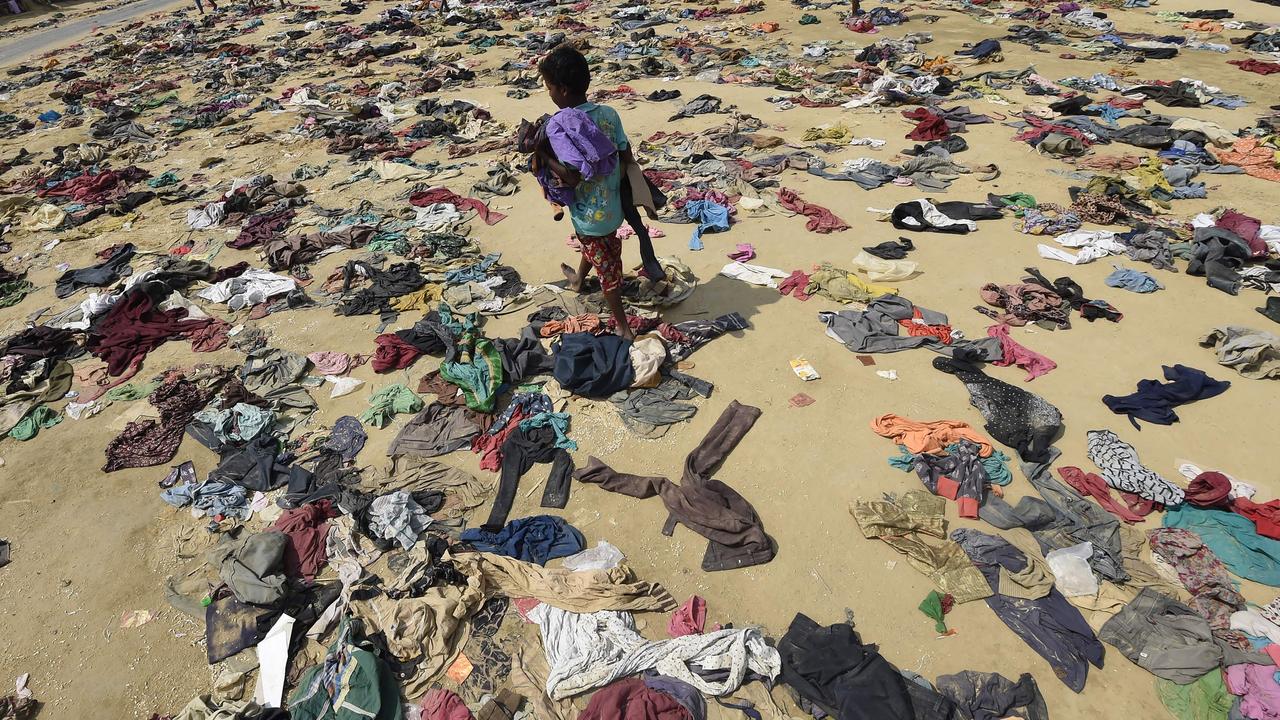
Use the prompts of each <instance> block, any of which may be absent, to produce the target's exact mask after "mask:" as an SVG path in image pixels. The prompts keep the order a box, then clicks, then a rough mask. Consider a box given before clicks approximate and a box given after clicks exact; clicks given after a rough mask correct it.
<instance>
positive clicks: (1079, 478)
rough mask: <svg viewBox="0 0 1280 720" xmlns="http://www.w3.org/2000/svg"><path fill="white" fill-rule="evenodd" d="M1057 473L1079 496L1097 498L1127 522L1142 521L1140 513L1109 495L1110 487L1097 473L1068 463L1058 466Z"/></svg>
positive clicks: (1104, 506) (1103, 505)
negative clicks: (1088, 471)
mask: <svg viewBox="0 0 1280 720" xmlns="http://www.w3.org/2000/svg"><path fill="white" fill-rule="evenodd" d="M1058 474H1059V475H1061V476H1062V479H1063V480H1065V481H1066V482H1067V484H1068V485H1070V486H1071V487H1073V488H1075V490H1076V492H1078V493H1080V496H1081V497H1091V498H1093V499H1094V500H1097V501H1098V504H1099V505H1101V506H1102V509H1103V510H1106V511H1107V512H1109V513H1111V514H1112V515H1115V516H1116V517H1118V518H1120V519H1121V520H1123V521H1125V522H1127V523H1136V522H1142V518H1143V516H1142V515H1139V514H1137V513H1135V512H1133V511H1132V510H1130V509H1129V508H1127V507H1125V505H1124V503H1121V502H1118V501H1116V499H1115V498H1113V497H1111V488H1109V487H1108V486H1107V483H1106V481H1104V480H1103V479H1102V478H1100V477H1098V476H1097V475H1094V474H1093V473H1087V472H1085V471H1083V470H1081V469H1080V468H1078V467H1071V466H1070V465H1068V466H1065V467H1060V468H1058Z"/></svg>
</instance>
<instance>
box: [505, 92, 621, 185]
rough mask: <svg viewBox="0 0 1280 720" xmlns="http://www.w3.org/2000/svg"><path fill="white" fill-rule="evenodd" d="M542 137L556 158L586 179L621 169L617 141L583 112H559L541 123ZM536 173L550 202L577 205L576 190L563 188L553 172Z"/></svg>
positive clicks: (570, 109) (569, 110)
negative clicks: (575, 199)
mask: <svg viewBox="0 0 1280 720" xmlns="http://www.w3.org/2000/svg"><path fill="white" fill-rule="evenodd" d="M538 135H539V136H541V137H545V138H546V139H547V142H548V143H549V144H550V145H551V151H552V152H554V153H555V155H556V159H558V160H559V161H560V162H561V163H564V164H565V165H566V166H568V167H571V168H573V169H574V170H577V171H578V172H579V173H581V174H582V179H583V180H594V179H596V178H599V177H603V176H605V175H608V174H609V173H611V172H613V171H614V169H616V168H617V167H618V149H617V148H616V147H614V145H613V141H612V140H610V139H609V138H608V137H607V136H605V134H604V133H602V132H600V128H598V127H596V124H595V122H594V121H592V119H591V117H590V116H589V115H587V114H586V113H584V112H582V111H581V110H578V109H576V108H565V109H563V110H561V111H559V112H557V113H556V114H555V115H552V116H551V117H550V118H547V119H546V121H545V122H543V123H542V124H541V127H540V128H539V129H538ZM541 137H539V138H538V139H539V140H540V139H541ZM521 144H524V143H521ZM534 146H535V147H536V143H535V145H534ZM532 149H533V148H532V147H530V148H529V150H530V151H531V150H532ZM535 174H536V176H537V178H538V184H539V185H541V186H542V189H543V192H544V194H545V195H546V197H547V199H548V200H550V201H551V202H553V203H556V204H557V205H569V204H570V203H572V202H573V200H574V190H573V188H571V187H566V186H564V185H561V184H560V183H559V182H558V181H557V180H556V177H555V176H554V175H553V174H552V173H551V170H550V169H548V168H545V167H541V168H537V171H536V173H535Z"/></svg>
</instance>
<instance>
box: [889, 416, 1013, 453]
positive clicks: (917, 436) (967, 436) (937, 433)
mask: <svg viewBox="0 0 1280 720" xmlns="http://www.w3.org/2000/svg"><path fill="white" fill-rule="evenodd" d="M871 429H872V430H874V431H875V433H876V434H877V435H879V436H880V437H887V438H889V439H890V440H892V441H894V442H896V443H898V444H899V445H904V446H906V448H907V450H909V451H911V452H913V453H915V454H917V455H918V454H920V453H929V454H931V455H945V454H946V452H947V451H946V447H947V446H948V445H951V444H953V443H957V442H960V441H961V440H968V441H969V442H971V443H973V444H974V445H977V446H978V455H979V456H981V457H988V456H990V455H991V441H990V440H988V439H986V438H985V437H983V436H981V435H979V434H978V433H977V431H976V430H974V429H973V428H972V427H970V426H969V423H966V422H961V421H959V420H937V421H934V422H920V421H918V420H912V419H910V418H904V417H901V416H899V415H893V414H889V415H881V416H880V417H878V418H876V419H875V420H872V421H871Z"/></svg>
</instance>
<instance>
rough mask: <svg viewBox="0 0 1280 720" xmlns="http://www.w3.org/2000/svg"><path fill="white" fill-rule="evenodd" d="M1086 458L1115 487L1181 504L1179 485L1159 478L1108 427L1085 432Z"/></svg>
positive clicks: (1161, 501)
mask: <svg viewBox="0 0 1280 720" xmlns="http://www.w3.org/2000/svg"><path fill="white" fill-rule="evenodd" d="M1086 438H1087V440H1088V446H1089V459H1090V460H1092V461H1093V462H1094V464H1095V465H1097V466H1098V467H1099V468H1101V470H1102V479H1104V480H1106V481H1107V484H1108V485H1110V486H1111V487H1113V488H1115V489H1117V490H1123V491H1125V492H1131V493H1133V494H1135V495H1138V496H1141V497H1143V498H1145V499H1147V500H1151V501H1154V502H1158V503H1161V504H1164V505H1181V504H1182V500H1183V498H1184V497H1185V493H1184V492H1183V491H1182V488H1180V487H1178V486H1177V485H1174V484H1173V483H1171V482H1169V481H1168V480H1165V479H1164V478H1162V477H1160V475H1159V474H1157V473H1156V472H1155V471H1154V470H1151V469H1150V468H1148V467H1147V466H1145V465H1143V464H1142V462H1141V461H1139V460H1138V451H1137V450H1134V449H1133V446H1132V445H1130V444H1129V443H1127V442H1125V441H1123V440H1121V439H1120V438H1119V437H1117V436H1116V434H1115V433H1113V432H1111V431H1110V430H1090V431H1089V432H1088V433H1086Z"/></svg>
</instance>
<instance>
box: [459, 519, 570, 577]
mask: <svg viewBox="0 0 1280 720" xmlns="http://www.w3.org/2000/svg"><path fill="white" fill-rule="evenodd" d="M459 539H460V540H462V542H465V543H468V544H470V545H471V547H473V548H475V549H476V550H479V551H480V552H487V553H495V554H498V555H506V556H507V557H513V558H516V559H517V560H522V561H524V562H531V563H536V564H538V565H546V564H547V561H548V560H554V559H556V558H562V557H568V556H570V555H574V554H576V553H579V552H581V551H582V550H583V549H584V548H585V547H586V541H585V540H583V538H582V533H580V532H578V529H577V528H575V527H574V526H572V525H570V524H569V523H568V522H566V521H565V520H564V519H563V518H558V517H554V516H551V515H534V516H532V517H523V518H518V519H516V520H512V521H511V522H509V523H507V525H506V526H505V527H503V528H502V529H501V530H499V531H498V532H488V531H486V530H484V529H481V528H473V529H471V530H466V531H464V532H463V533H462V535H460V536H459Z"/></svg>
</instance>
